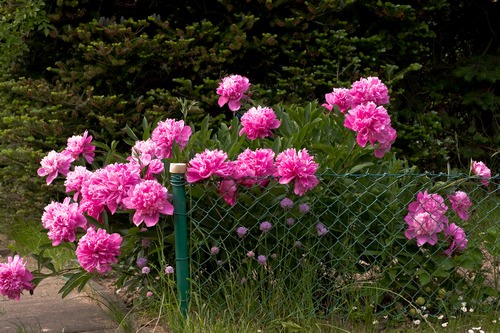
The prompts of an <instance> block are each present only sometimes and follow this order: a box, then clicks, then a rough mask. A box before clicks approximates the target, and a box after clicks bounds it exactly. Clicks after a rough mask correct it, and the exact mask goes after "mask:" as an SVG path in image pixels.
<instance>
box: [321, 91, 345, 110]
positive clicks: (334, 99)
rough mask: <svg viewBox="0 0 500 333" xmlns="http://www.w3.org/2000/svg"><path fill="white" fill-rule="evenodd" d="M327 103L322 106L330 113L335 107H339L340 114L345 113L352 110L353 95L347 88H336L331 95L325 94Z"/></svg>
mask: <svg viewBox="0 0 500 333" xmlns="http://www.w3.org/2000/svg"><path fill="white" fill-rule="evenodd" d="M325 100H326V103H324V104H323V105H322V106H324V107H325V108H327V109H328V110H329V111H332V110H333V107H334V106H335V105H337V106H338V108H339V110H340V112H342V113H345V112H346V111H347V110H349V109H350V108H351V94H350V90H349V89H347V88H334V89H333V91H332V92H331V93H328V94H325Z"/></svg>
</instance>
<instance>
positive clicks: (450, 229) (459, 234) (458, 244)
mask: <svg viewBox="0 0 500 333" xmlns="http://www.w3.org/2000/svg"><path fill="white" fill-rule="evenodd" d="M443 233H444V235H445V236H446V238H447V239H448V240H449V241H450V247H449V248H448V249H447V250H445V251H444V253H445V254H446V255H448V256H451V255H452V254H453V253H454V252H461V251H463V250H465V248H466V247H467V242H468V241H467V236H466V235H465V231H464V230H463V229H462V228H460V227H459V226H457V225H456V224H455V223H452V224H450V225H449V226H447V227H446V228H445V229H444V230H443Z"/></svg>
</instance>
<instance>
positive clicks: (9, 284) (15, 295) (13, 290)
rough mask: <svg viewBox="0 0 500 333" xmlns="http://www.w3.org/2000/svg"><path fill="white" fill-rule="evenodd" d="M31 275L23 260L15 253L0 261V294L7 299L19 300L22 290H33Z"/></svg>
mask: <svg viewBox="0 0 500 333" xmlns="http://www.w3.org/2000/svg"><path fill="white" fill-rule="evenodd" d="M32 280H33V275H32V274H31V272H30V271H29V270H28V269H26V263H25V262H24V260H23V259H22V258H21V257H19V256H18V255H15V256H14V257H10V256H9V257H8V258H7V262H6V263H0V294H2V295H4V296H7V297H8V298H9V299H15V300H19V299H20V296H21V294H22V292H23V290H29V291H31V290H33V289H34V288H35V286H34V284H33V283H32V282H31V281H32Z"/></svg>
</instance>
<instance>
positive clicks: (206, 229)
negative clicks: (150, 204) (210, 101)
mask: <svg viewBox="0 0 500 333" xmlns="http://www.w3.org/2000/svg"><path fill="white" fill-rule="evenodd" d="M318 178H319V179H320V184H319V185H318V186H317V187H316V188H315V189H314V191H311V192H309V193H308V194H307V195H305V196H303V197H298V196H295V195H293V193H292V190H291V189H290V188H289V187H288V186H287V185H280V184H277V183H275V182H273V181H271V182H270V183H269V184H267V185H266V186H257V187H252V188H246V187H243V186H240V187H238V193H237V200H236V204H234V205H233V206H230V205H228V204H227V203H226V202H225V201H224V200H223V199H222V196H221V195H220V194H219V191H218V189H217V186H218V183H217V182H215V181H214V182H213V183H208V184H205V185H200V184H196V185H190V186H188V187H187V199H188V222H189V226H190V230H189V234H190V252H191V292H192V297H193V299H196V300H197V301H196V302H193V303H196V304H204V306H209V307H211V308H212V309H214V310H218V311H219V310H220V311H226V312H227V311H229V312H231V313H232V314H234V315H235V316H240V315H246V316H255V317H259V318H262V319H264V320H273V319H274V318H283V317H287V316H291V315H293V316H304V317H306V316H307V317H309V316H317V317H321V318H328V317H331V316H336V315H338V316H342V317H345V316H348V317H350V318H356V317H357V316H359V317H360V318H361V317H363V318H366V315H367V314H370V315H372V316H377V317H378V316H380V317H381V318H382V317H383V318H389V317H390V318H391V319H396V320H400V319H401V320H404V319H405V318H408V317H412V316H415V315H421V314H422V312H425V313H427V314H430V315H436V316H437V315H438V314H442V313H446V314H447V315H453V313H459V312H461V311H464V310H466V311H472V310H475V311H481V310H486V311H488V310H491V309H492V308H495V309H498V300H499V298H498V292H499V288H500V283H499V278H498V276H499V252H500V248H499V247H500V245H499V244H497V242H496V239H497V236H498V235H499V234H500V230H499V225H498V221H499V220H500V209H499V208H500V207H499V202H500V201H499V200H498V199H499V197H500V195H499V194H500V191H499V185H500V182H499V179H500V178H499V176H498V175H497V176H495V177H492V178H491V179H490V181H489V186H484V185H483V184H482V183H481V181H480V179H478V178H477V177H470V176H467V175H453V176H450V175H448V174H411V173H403V174H336V173H333V172H331V171H325V172H323V173H322V174H320V175H318ZM426 190H427V191H428V193H438V194H440V195H441V196H442V197H443V198H444V200H445V203H446V205H447V207H448V210H447V211H446V216H447V217H448V219H449V223H455V224H456V225H458V226H460V227H461V228H462V229H463V230H464V231H465V233H466V237H467V240H468V243H467V247H466V249H465V250H464V251H463V252H461V253H455V254H453V255H451V256H449V255H446V254H445V251H446V249H448V248H449V247H450V240H449V239H447V238H446V237H443V235H442V234H440V235H439V239H438V241H437V243H436V244H435V245H429V244H424V245H422V246H418V245H417V242H416V241H415V239H407V237H405V230H406V229H407V223H406V222H405V216H406V215H407V214H408V205H409V204H410V203H411V202H412V201H415V200H416V197H417V193H418V192H419V191H422V192H423V191H426ZM457 190H460V191H464V192H466V193H467V194H468V196H469V198H470V200H471V202H472V205H471V207H470V208H469V218H468V219H467V220H466V221H464V220H462V219H460V218H459V217H458V215H457V214H456V213H455V212H454V210H453V209H452V207H451V204H450V203H449V201H448V199H447V195H448V194H451V193H454V192H455V191H457ZM285 198H288V199H290V200H284V199H285ZM283 200H284V201H283ZM464 308H465V309H464ZM471 309H472V310H471Z"/></svg>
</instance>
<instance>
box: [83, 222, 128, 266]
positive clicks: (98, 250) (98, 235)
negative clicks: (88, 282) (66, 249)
mask: <svg viewBox="0 0 500 333" xmlns="http://www.w3.org/2000/svg"><path fill="white" fill-rule="evenodd" d="M121 243H122V237H121V236H120V235H119V234H117V233H114V234H108V233H107V232H106V230H104V229H97V231H96V230H95V229H94V228H92V227H90V228H88V229H87V233H86V234H85V235H83V236H82V238H80V240H79V241H78V247H77V248H76V257H77V259H78V262H79V263H80V265H81V266H82V267H83V269H85V270H86V271H87V272H90V273H92V272H97V273H99V274H104V273H106V272H108V271H110V270H111V265H112V264H116V263H117V262H118V256H119V255H120V245H121Z"/></svg>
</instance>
